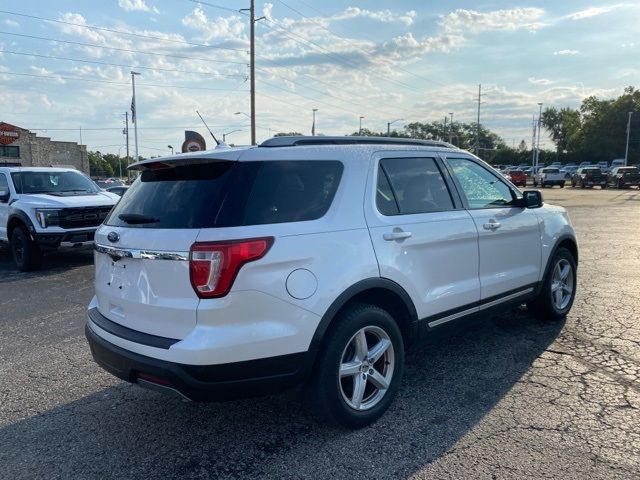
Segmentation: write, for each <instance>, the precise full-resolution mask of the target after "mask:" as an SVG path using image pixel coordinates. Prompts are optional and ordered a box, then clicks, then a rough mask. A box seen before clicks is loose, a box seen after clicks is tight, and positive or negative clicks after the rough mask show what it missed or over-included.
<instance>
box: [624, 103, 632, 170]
mask: <svg viewBox="0 0 640 480" xmlns="http://www.w3.org/2000/svg"><path fill="white" fill-rule="evenodd" d="M630 133H631V112H629V120H627V146H626V147H625V149H624V166H625V167H626V166H627V160H628V158H629V134H630Z"/></svg>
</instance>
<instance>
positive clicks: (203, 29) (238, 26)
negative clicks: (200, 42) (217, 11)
mask: <svg viewBox="0 0 640 480" xmlns="http://www.w3.org/2000/svg"><path fill="white" fill-rule="evenodd" d="M245 23H246V21H245V19H243V18H240V17H239V16H235V15H234V16H230V17H218V18H215V19H209V18H208V17H207V15H206V14H205V12H204V10H202V8H200V7H196V8H195V9H194V10H193V12H191V13H190V14H189V15H187V16H185V17H184V18H183V19H182V24H183V25H184V26H186V27H189V28H192V29H194V30H198V31H200V33H201V35H202V39H204V40H206V41H209V40H216V41H220V40H223V41H225V40H226V41H229V42H233V43H237V41H238V38H239V37H243V32H244V28H245ZM243 40H244V37H243Z"/></svg>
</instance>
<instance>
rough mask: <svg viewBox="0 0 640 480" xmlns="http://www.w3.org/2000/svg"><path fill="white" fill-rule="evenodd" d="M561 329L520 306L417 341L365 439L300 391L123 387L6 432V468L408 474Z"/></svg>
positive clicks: (472, 420)
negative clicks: (196, 392) (196, 398)
mask: <svg viewBox="0 0 640 480" xmlns="http://www.w3.org/2000/svg"><path fill="white" fill-rule="evenodd" d="M561 328H562V324H559V323H555V324H550V323H540V322H538V321H536V320H534V319H533V318H531V317H530V316H529V315H528V314H527V313H526V311H524V310H518V311H516V312H513V313H510V314H508V315H503V316H498V317H493V318H491V319H490V320H488V321H484V322H481V323H478V324H474V325H472V326H467V327H465V329H464V330H463V331H461V332H458V333H456V334H454V335H453V336H451V337H448V338H446V339H434V340H431V341H429V342H427V343H425V344H422V345H420V347H418V348H416V349H414V350H413V351H411V352H410V353H409V355H408V358H407V369H406V374H405V378H404V382H403V387H402V389H401V391H400V394H399V395H398V397H397V399H396V401H395V402H394V404H393V406H392V407H391V409H390V410H389V411H388V412H387V414H386V415H385V416H384V417H383V418H382V419H381V420H380V421H379V422H377V423H376V424H374V425H373V426H371V427H368V428H365V429H362V430H359V431H343V430H337V429H333V428H330V427H327V426H324V425H321V424H319V423H317V422H316V421H315V420H314V419H313V418H311V416H310V415H309V414H308V413H307V412H306V410H305V408H304V405H303V404H302V400H301V399H302V395H300V393H299V392H298V391H292V392H289V393H286V394H283V395H279V396H271V397H266V398H259V399H251V400H243V401H237V402H228V403H218V404H195V403H187V402H181V401H180V400H179V399H174V398H173V397H165V396H162V395H161V394H157V393H154V392H149V391H146V390H143V389H140V388H138V387H136V386H132V385H128V384H125V383H122V384H118V385H116V386H114V387H110V388H106V389H104V390H102V391H99V392H97V393H94V394H92V395H89V396H86V397H84V398H81V399H79V400H77V401H74V402H72V403H69V404H66V405H63V406H61V407H58V408H55V409H52V410H49V411H45V412H42V413H40V414H38V415H36V416H34V417H31V418H28V419H25V420H22V421H19V422H16V423H14V424H11V425H8V426H5V427H4V428H2V429H0V445H2V448H1V449H0V465H2V469H3V471H4V473H5V474H8V475H9V477H11V476H12V475H16V474H19V476H21V477H25V476H26V477H48V478H51V477H76V478H98V477H100V478H105V477H111V478H113V477H120V478H121V477H126V478H132V477H135V478H140V477H144V478H147V477H148V478H157V477H164V478H167V477H178V476H180V477H183V476H184V477H213V478H222V477H232V478H237V477H250V478H263V477H270V478H273V477H277V478H283V477H288V478H291V477H296V478H301V477H307V478H320V477H322V478H328V477H334V478H345V477H347V478H353V477H356V476H360V477H362V476H364V477H367V478H406V477H407V476H410V475H411V474H413V473H415V472H416V471H418V470H420V469H421V468H424V467H425V466H427V465H428V464H430V463H431V462H433V461H435V460H436V459H438V458H439V457H440V456H442V455H443V454H444V453H446V452H447V451H448V450H450V449H451V447H452V446H453V445H454V444H455V443H456V442H457V441H458V440H460V439H461V438H462V437H463V436H464V435H465V434H466V433H467V432H468V431H469V430H470V429H471V428H472V427H473V426H474V425H476V424H477V423H478V422H479V421H481V420H482V419H483V417H484V416H485V415H487V414H488V413H489V412H490V411H491V410H492V409H493V408H494V406H495V405H496V404H497V403H498V402H499V401H500V400H501V399H502V398H503V397H504V396H505V395H506V394H507V393H508V392H509V390H510V389H512V388H513V386H514V385H515V384H516V383H517V382H518V381H519V379H520V378H521V377H522V376H523V375H524V374H525V373H526V372H527V370H528V369H529V367H530V365H531V363H532V362H533V361H534V360H535V359H536V358H537V357H538V356H539V355H540V354H541V353H542V352H543V351H544V350H545V349H546V348H547V346H548V345H549V344H550V343H552V342H553V340H554V339H555V338H556V336H557V335H558V333H559V331H560V330H561ZM84 370H87V374H88V375H96V372H97V368H96V369H84ZM359 472H360V473H359Z"/></svg>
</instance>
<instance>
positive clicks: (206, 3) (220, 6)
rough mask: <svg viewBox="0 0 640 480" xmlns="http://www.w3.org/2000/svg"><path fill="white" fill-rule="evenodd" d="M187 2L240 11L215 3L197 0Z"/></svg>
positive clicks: (235, 11)
mask: <svg viewBox="0 0 640 480" xmlns="http://www.w3.org/2000/svg"><path fill="white" fill-rule="evenodd" d="M187 2H191V3H196V4H198V5H206V6H207V7H212V8H219V9H220V10H226V11H227V12H233V13H240V14H242V12H240V11H239V10H234V9H233V8H229V7H223V6H222V5H216V4H215V3H208V2H201V1H199V0H187Z"/></svg>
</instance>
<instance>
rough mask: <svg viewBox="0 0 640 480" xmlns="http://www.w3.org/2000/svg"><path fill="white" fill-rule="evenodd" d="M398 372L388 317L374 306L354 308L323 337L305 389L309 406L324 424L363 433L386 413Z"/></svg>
mask: <svg viewBox="0 0 640 480" xmlns="http://www.w3.org/2000/svg"><path fill="white" fill-rule="evenodd" d="M376 347H377V348H376ZM383 348H384V350H383ZM381 352H382V353H381ZM403 370H404V343H403V340H402V334H401V332H400V328H399V327H398V324H397V323H396V322H395V320H394V319H393V317H392V316H391V315H390V314H389V313H388V312H387V311H385V310H383V309H381V308H379V307H376V306H374V305H369V304H354V305H352V306H350V307H348V308H347V310H345V311H344V312H343V313H341V314H340V317H339V318H337V319H336V323H335V326H334V327H332V329H331V331H329V332H328V333H327V336H326V338H325V341H324V342H323V345H322V347H321V349H320V352H319V353H318V359H317V361H316V365H315V368H314V371H313V373H312V380H311V382H310V384H309V386H308V389H307V396H308V399H309V403H310V404H311V406H312V408H313V410H314V412H315V414H316V415H317V416H318V417H320V418H321V419H322V420H324V421H327V422H329V423H332V424H334V425H340V426H342V427H346V428H352V429H355V428H362V427H365V426H367V425H369V424H371V423H373V422H375V421H376V420H377V419H378V418H380V417H381V416H382V415H383V414H384V412H385V411H386V410H387V409H388V408H389V406H390V405H391V402H392V401H393V398H394V396H395V395H396V393H397V391H398V388H399V386H400V382H401V381H402V373H403Z"/></svg>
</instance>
